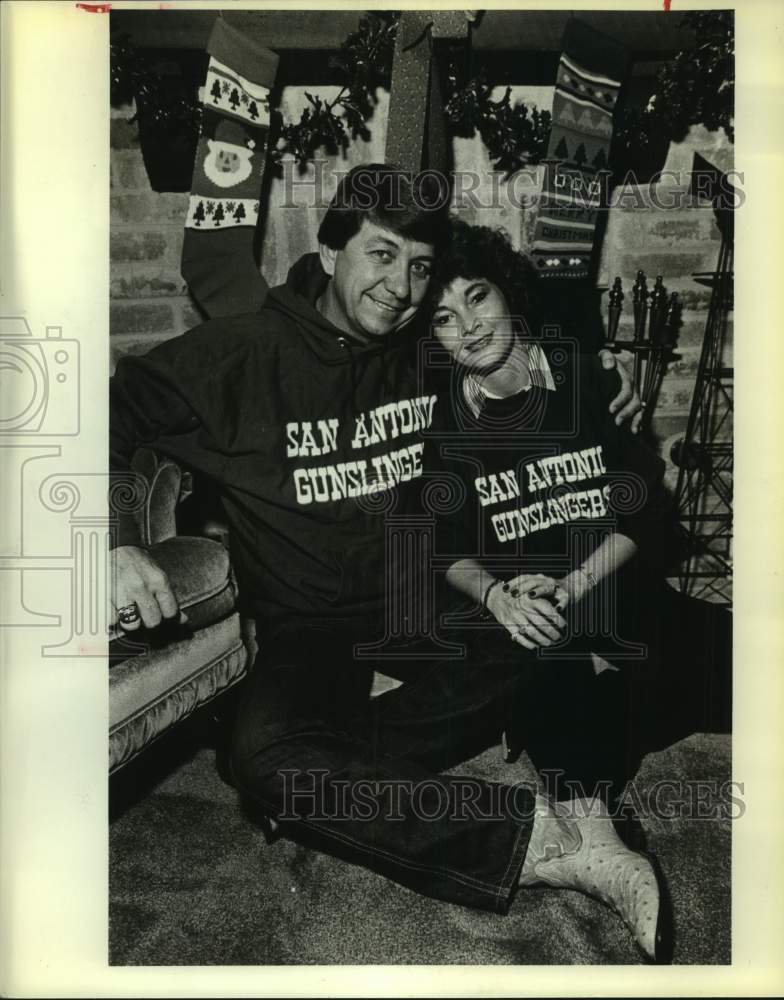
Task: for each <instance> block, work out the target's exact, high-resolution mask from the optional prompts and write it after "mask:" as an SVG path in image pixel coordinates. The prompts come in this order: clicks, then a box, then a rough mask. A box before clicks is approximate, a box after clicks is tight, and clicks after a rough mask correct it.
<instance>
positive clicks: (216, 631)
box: [109, 449, 255, 774]
mask: <svg viewBox="0 0 784 1000" xmlns="http://www.w3.org/2000/svg"><path fill="white" fill-rule="evenodd" d="M132 465H133V469H134V471H135V472H136V473H137V474H139V475H141V476H143V477H144V479H145V480H146V482H147V484H148V492H147V496H146V498H145V502H144V504H143V506H142V507H140V509H139V510H138V511H137V513H136V515H135V516H136V520H137V526H138V528H139V531H140V535H141V539H142V541H143V543H144V544H145V545H146V546H149V548H150V553H151V555H152V556H153V558H154V559H155V560H156V562H158V563H159V565H160V566H161V568H162V569H163V570H164V571H165V572H166V573H167V575H168V577H169V579H170V581H171V583H172V587H173V589H174V592H175V594H176V596H177V600H178V602H179V605H180V609H181V610H182V611H183V612H185V615H186V616H187V622H186V623H183V624H180V625H177V624H171V625H164V626H162V627H160V628H158V629H155V630H149V631H147V630H144V629H141V630H139V631H136V632H134V633H132V634H130V635H128V636H125V635H120V634H118V635H116V636H114V638H112V639H111V641H110V644H109V665H110V669H109V773H110V774H112V773H114V772H116V771H118V770H119V769H120V768H122V767H123V766H124V765H125V764H127V763H128V762H129V761H131V760H133V759H134V758H135V757H136V756H138V755H139V754H140V753H141V752H142V751H143V750H144V749H145V748H146V747H147V746H148V745H149V744H150V743H152V742H153V741H154V740H156V739H157V738H158V737H160V736H162V735H163V734H164V733H165V732H167V731H168V730H169V729H170V728H171V727H172V726H174V725H175V723H177V722H179V721H180V720H182V719H184V718H186V717H187V716H189V715H191V714H192V713H193V712H195V711H196V709H198V708H200V707H201V706H202V705H205V704H206V703H207V702H209V701H211V700H212V699H213V698H215V697H217V696H218V695H220V694H222V693H223V692H224V691H226V690H228V689H229V688H231V687H233V686H234V685H235V684H237V682H238V681H240V680H241V679H242V678H243V676H244V675H245V673H246V671H247V669H248V665H249V664H250V663H252V662H253V659H252V657H253V655H254V654H255V649H254V646H255V642H254V637H253V632H252V626H251V625H250V624H248V623H246V624H245V625H243V623H242V622H241V618H240V613H239V610H238V605H237V585H236V581H235V579H234V574H233V572H232V569H231V565H230V562H229V555H228V552H227V549H226V545H225V533H224V532H222V531H221V529H220V527H218V526H216V525H214V524H213V525H212V526H211V528H208V529H207V534H208V535H210V536H211V537H203V536H202V537H199V536H196V535H193V536H191V535H182V534H178V528H177V521H176V517H175V511H176V509H177V506H178V504H180V503H181V502H182V501H184V500H186V499H187V498H188V497H189V496H190V494H191V493H192V491H193V481H192V477H191V475H190V473H188V472H185V471H183V470H182V469H181V468H180V467H179V466H178V465H177V464H176V463H175V462H173V461H171V460H170V459H167V458H162V457H160V456H158V455H156V454H155V453H154V452H152V451H151V450H149V449H139V450H138V451H137V452H136V454H135V455H134V458H133V462H132Z"/></svg>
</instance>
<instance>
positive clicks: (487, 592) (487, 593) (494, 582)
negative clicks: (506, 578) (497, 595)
mask: <svg viewBox="0 0 784 1000" xmlns="http://www.w3.org/2000/svg"><path fill="white" fill-rule="evenodd" d="M500 582H501V581H500V580H498V579H496V580H492V581H491V582H490V583H488V585H487V589H486V590H485V592H484V596H483V597H482V610H483V611H485V612H487V611H488V608H487V599H488V597H489V596H490V591H491V590H492V589H493V587H496V586H498V584H499V583H500Z"/></svg>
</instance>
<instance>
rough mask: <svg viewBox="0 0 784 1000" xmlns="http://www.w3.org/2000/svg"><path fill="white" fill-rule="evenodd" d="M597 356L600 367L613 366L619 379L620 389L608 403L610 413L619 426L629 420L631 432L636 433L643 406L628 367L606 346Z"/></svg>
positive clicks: (607, 368) (605, 368) (640, 420)
mask: <svg viewBox="0 0 784 1000" xmlns="http://www.w3.org/2000/svg"><path fill="white" fill-rule="evenodd" d="M599 357H600V358H601V359H602V368H604V370H605V371H609V370H610V369H611V368H615V370H616V371H617V372H618V375H619V376H620V379H621V391H620V392H619V393H618V395H617V396H616V397H615V399H614V400H613V401H612V402H611V403H610V413H615V414H616V417H615V422H616V424H618V426H619V427H620V425H621V424H622V423H624V422H625V421H626V420H631V431H632V434H636V433H637V432H638V431H639V429H640V424H641V423H642V412H643V406H642V402H641V401H640V396H639V393H638V392H637V390H636V389H635V387H634V383H633V382H632V376H631V374H630V372H629V369H628V368H627V367H626V365H624V364H621V362H620V361H619V359H618V358H617V357H616V356H615V355H614V354H613V352H612V351H610V350H608V349H607V348H606V347H604V348H602V350H601V351H599Z"/></svg>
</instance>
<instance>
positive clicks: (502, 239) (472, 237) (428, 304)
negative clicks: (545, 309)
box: [422, 219, 539, 332]
mask: <svg viewBox="0 0 784 1000" xmlns="http://www.w3.org/2000/svg"><path fill="white" fill-rule="evenodd" d="M450 229H451V239H450V241H449V246H448V249H447V250H446V251H445V252H444V253H442V254H441V255H440V256H438V257H436V260H435V262H434V265H433V272H432V275H431V278H430V284H429V286H428V289H427V298H426V300H425V302H424V304H423V307H422V309H423V314H424V315H426V316H427V317H428V319H430V318H431V317H432V316H433V314H434V312H435V310H436V307H437V306H438V301H439V299H440V298H441V295H442V293H443V291H444V289H445V288H447V287H448V286H449V285H450V284H451V283H452V282H453V281H454V280H455V279H456V278H465V279H472V278H483V279H485V280H486V281H491V282H492V283H493V284H494V285H497V286H498V288H499V289H500V290H501V293H502V294H503V296H504V298H505V299H506V304H507V306H508V307H509V312H510V315H511V316H512V317H513V318H517V319H522V320H524V325H525V326H527V327H528V329H529V330H530V331H534V332H536V331H538V328H539V321H538V315H539V305H538V301H537V300H538V296H537V295H536V274H535V272H534V269H533V265H532V264H531V262H530V261H529V260H528V258H527V257H526V256H525V254H523V253H520V252H519V251H518V250H515V249H514V247H513V246H512V244H511V242H510V241H509V237H508V236H507V235H506V233H505V232H504V231H503V230H500V229H490V228H489V227H488V226H470V225H469V224H468V223H466V222H463V221H462V219H452V220H451V226H450Z"/></svg>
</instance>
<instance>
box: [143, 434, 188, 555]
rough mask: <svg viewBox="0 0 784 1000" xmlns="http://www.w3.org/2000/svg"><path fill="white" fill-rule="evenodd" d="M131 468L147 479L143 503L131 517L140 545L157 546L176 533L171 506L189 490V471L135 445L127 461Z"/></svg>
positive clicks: (183, 497) (175, 505)
mask: <svg viewBox="0 0 784 1000" xmlns="http://www.w3.org/2000/svg"><path fill="white" fill-rule="evenodd" d="M131 468H132V469H133V471H134V472H136V473H137V474H138V475H140V476H143V477H144V479H145V480H146V481H147V485H148V491H147V496H146V498H145V501H144V503H143V504H142V505H141V507H139V509H138V510H137V511H135V512H134V520H135V521H136V527H137V529H138V531H139V536H140V538H141V541H142V543H143V544H144V545H157V544H158V542H163V541H166V539H167V538H174V537H176V535H177V524H176V520H175V509H176V507H177V504H178V503H180V502H181V501H182V500H184V499H186V498H187V497H188V496H189V495H190V492H191V490H192V480H191V475H190V473H189V472H184V471H183V470H182V469H181V468H180V466H179V465H178V464H177V463H176V462H175V461H173V460H172V459H170V458H164V457H163V456H161V455H158V454H157V453H156V452H154V451H153V450H152V449H150V448H139V449H137V451H136V452H135V453H134V456H133V459H132V460H131Z"/></svg>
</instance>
